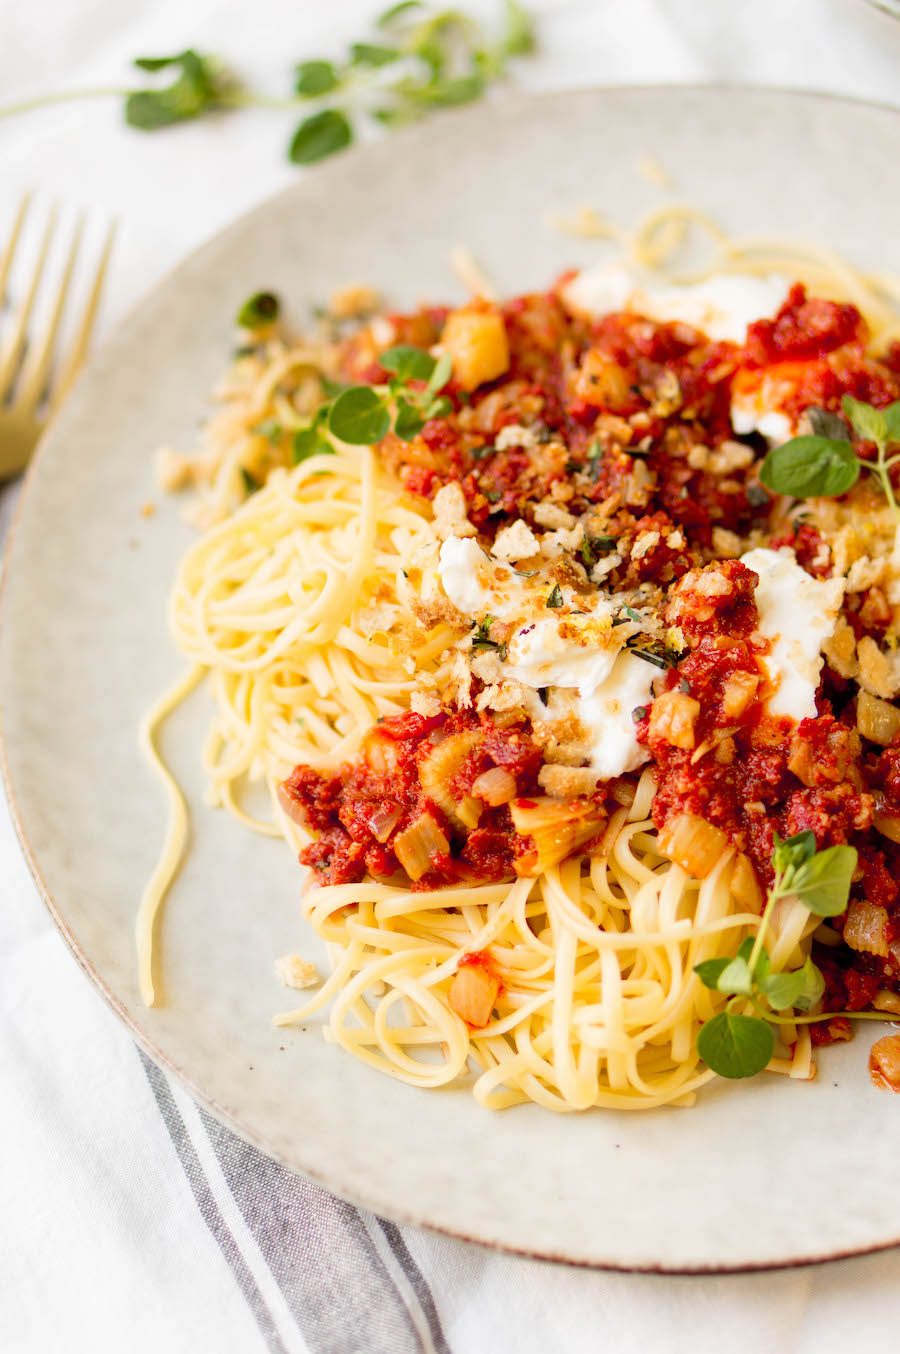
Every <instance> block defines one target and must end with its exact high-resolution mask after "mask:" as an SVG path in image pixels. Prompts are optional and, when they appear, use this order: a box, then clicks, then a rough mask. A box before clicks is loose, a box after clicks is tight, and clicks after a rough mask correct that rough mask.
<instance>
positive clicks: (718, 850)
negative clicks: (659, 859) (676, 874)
mask: <svg viewBox="0 0 900 1354" xmlns="http://www.w3.org/2000/svg"><path fill="white" fill-rule="evenodd" d="M659 849H660V850H661V851H662V853H663V855H665V856H668V857H669V859H670V860H673V861H674V862H675V864H676V865H680V866H681V868H682V869H683V870H687V872H688V874H689V875H693V877H694V878H695V879H705V878H706V876H707V875H708V874H709V873H710V871H711V870H712V869H713V867H714V866H715V865H716V862H717V861H719V860H720V859H721V857H722V855H723V854H724V852H725V851H726V850H727V849H728V838H727V837H726V836H725V833H724V832H722V831H721V829H720V828H717V827H714V826H713V824H712V823H707V821H706V819H705V818H701V817H700V816H699V814H696V813H679V814H677V815H676V817H674V818H670V819H669V821H668V822H667V823H666V825H665V827H664V828H663V829H662V831H661V832H660V834H659Z"/></svg>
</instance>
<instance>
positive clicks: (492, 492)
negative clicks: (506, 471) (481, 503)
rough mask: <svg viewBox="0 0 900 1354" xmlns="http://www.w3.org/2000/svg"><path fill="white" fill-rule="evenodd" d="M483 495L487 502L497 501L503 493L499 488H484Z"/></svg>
mask: <svg viewBox="0 0 900 1354" xmlns="http://www.w3.org/2000/svg"><path fill="white" fill-rule="evenodd" d="M484 496H485V498H486V499H487V501H488V503H499V502H500V500H501V498H502V497H503V494H502V492H501V491H500V490H499V489H485V491H484Z"/></svg>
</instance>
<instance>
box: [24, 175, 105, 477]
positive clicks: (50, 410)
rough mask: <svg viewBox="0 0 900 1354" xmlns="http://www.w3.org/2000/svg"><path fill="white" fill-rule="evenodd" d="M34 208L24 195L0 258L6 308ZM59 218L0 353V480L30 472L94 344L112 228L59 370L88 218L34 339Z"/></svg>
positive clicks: (80, 223)
mask: <svg viewBox="0 0 900 1354" xmlns="http://www.w3.org/2000/svg"><path fill="white" fill-rule="evenodd" d="M30 205H31V195H30V194H26V195H25V197H23V198H22V201H21V203H20V204H19V207H18V210H17V212H16V216H15V220H14V221H13V227H12V233H11V235H10V237H9V240H8V242H7V245H6V248H5V249H4V250H3V253H2V255H0V307H2V305H3V303H4V300H6V299H7V283H8V281H9V276H10V271H11V269H12V264H13V257H14V255H15V252H16V247H17V245H18V243H19V238H20V236H21V234H22V227H23V224H24V222H25V219H26V216H27V215H28V211H29V207H30ZM58 216H59V210H58V208H57V207H53V208H52V209H51V211H50V214H49V216H48V218H47V221H46V224H45V225H44V230H43V235H42V237H41V242H40V245H39V247H38V254H37V259H36V261H35V264H34V266H33V268H32V270H31V276H30V278H29V279H28V281H27V282H26V285H25V288H24V290H23V292H22V294H21V298H20V300H19V302H18V304H17V306H16V308H15V310H14V312H13V314H12V317H11V324H10V325H9V336H8V338H7V341H6V343H5V344H4V345H3V346H2V347H0V480H2V479H6V478H8V477H9V476H10V475H15V474H17V473H18V471H20V470H22V469H23V468H24V467H25V466H26V465H27V463H28V459H29V457H30V456H31V453H32V451H33V450H34V448H35V445H36V443H37V440H38V438H39V437H40V435H41V433H42V432H43V429H44V426H45V424H46V423H47V420H48V419H49V418H50V417H51V415H53V414H54V413H55V412H56V410H57V409H58V407H59V404H60V402H61V400H62V399H63V397H64V396H65V394H66V391H67V390H68V389H69V386H70V385H71V384H72V381H73V380H74V378H75V376H76V375H77V373H78V369H79V367H80V366H81V364H82V362H83V361H84V356H85V353H86V352H87V347H88V343H89V342H90V337H91V332H92V330H93V328H94V321H95V320H96V317H97V307H98V305H99V302H100V293H101V291H102V288H103V278H104V275H105V273H106V268H107V264H108V263H109V255H110V250H111V249H112V243H113V237H114V235H115V226H114V225H112V226H110V228H109V230H108V231H107V233H106V237H105V240H104V242H103V246H102V249H101V253H100V259H99V262H98V264H97V266H96V270H95V272H94V275H93V281H92V284H91V288H90V291H89V293H88V296H87V299H86V301H85V302H84V305H83V309H82V311H81V315H80V317H79V319H78V323H77V325H76V326H75V330H74V334H73V336H72V338H71V340H70V341H69V345H68V348H67V350H66V352H65V353H63V354H61V355H60V357H59V360H58V361H57V362H56V363H55V364H54V352H55V348H56V339H57V335H58V333H59V327H60V321H61V320H62V318H63V313H64V311H65V306H66V298H67V296H68V292H69V287H70V284H71V281H72V275H73V273H74V271H75V265H76V262H77V260H78V254H79V250H80V248H81V241H82V236H83V234H84V221H85V216H84V213H83V212H82V214H81V215H80V216H79V218H78V220H77V222H76V225H75V230H74V233H73V236H72V242H71V244H70V245H69V249H68V252H67V254H66V257H65V262H64V264H63V266H62V274H61V276H60V277H59V279H58V281H57V283H56V291H55V295H54V294H53V293H52V292H49V291H48V293H47V295H48V298H49V299H50V305H49V309H48V315H47V318H46V321H45V323H44V324H43V325H42V327H41V329H42V332H39V333H32V334H29V332H28V324H29V321H30V319H31V315H32V311H33V310H34V303H35V299H36V298H37V296H38V291H39V288H40V285H41V279H42V277H44V276H46V271H45V270H46V265H47V258H48V255H49V253H50V249H51V245H52V243H53V238H54V235H55V233H56V227H57V221H58ZM49 286H50V283H49V282H45V287H49Z"/></svg>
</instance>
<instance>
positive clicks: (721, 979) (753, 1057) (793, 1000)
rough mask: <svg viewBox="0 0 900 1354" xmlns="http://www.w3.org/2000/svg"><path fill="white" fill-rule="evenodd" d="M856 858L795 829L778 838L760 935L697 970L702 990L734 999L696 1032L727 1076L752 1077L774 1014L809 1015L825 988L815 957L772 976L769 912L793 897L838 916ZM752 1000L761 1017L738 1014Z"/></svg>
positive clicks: (769, 1043) (768, 1041) (768, 1044)
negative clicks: (767, 942)
mask: <svg viewBox="0 0 900 1354" xmlns="http://www.w3.org/2000/svg"><path fill="white" fill-rule="evenodd" d="M856 862H857V853H856V850H855V848H854V847H852V846H830V847H828V848H827V849H826V850H824V851H817V850H816V839H815V836H814V835H813V833H812V832H809V831H806V832H798V833H797V835H796V836H794V837H789V838H788V839H787V841H782V839H781V838H780V837H779V836H778V834H777V833H776V834H775V849H774V850H773V852H772V867H773V869H774V871H775V882H774V884H773V885H772V888H771V889H770V890H769V896H768V899H767V900H766V906H765V909H764V911H763V914H762V917H761V918H760V922H759V930H758V931H757V933H756V936H755V937H749V936H748V937H747V939H746V940H743V941H742V942H741V944H740V946H739V948H738V952H737V954H736V955H735V957H734V958H733V959H728V958H720V959H706V960H704V961H703V963H701V964H696V965H695V966H694V972H695V973H696V974H697V976H698V977H699V978H700V981H701V982H702V983H703V984H704V986H705V987H708V988H711V989H712V990H713V991H716V992H722V993H725V994H726V995H728V996H729V998H730V1000H729V1001H728V1004H727V1006H726V1008H725V1010H724V1011H721V1012H720V1013H719V1014H718V1015H715V1016H713V1018H712V1019H711V1020H708V1021H707V1022H706V1023H705V1025H703V1027H702V1028H701V1030H700V1032H699V1034H698V1035H697V1052H698V1053H699V1054H700V1057H701V1058H702V1059H703V1061H704V1062H705V1063H706V1065H707V1067H709V1068H711V1069H712V1071H713V1072H718V1074H719V1076H722V1077H731V1078H738V1077H753V1076H755V1075H756V1073H757V1072H761V1071H762V1070H763V1068H764V1067H766V1065H767V1064H768V1062H769V1060H770V1058H771V1057H772V1052H773V1050H774V1047H775V1034H774V1031H773V1029H772V1026H773V1024H777V1023H779V1017H778V1016H775V1015H773V1014H772V1012H773V1011H784V1010H788V1009H790V1008H794V1009H796V1010H799V1011H809V1010H811V1009H812V1007H813V1006H815V1004H816V1002H817V1001H818V1000H819V999H820V997H821V996H822V994H823V992H824V991H825V980H824V978H823V977H822V974H821V973H820V972H819V970H818V968H817V967H816V965H815V964H814V963H813V962H812V960H811V959H807V960H806V963H805V964H803V966H802V967H801V968H798V969H794V970H793V971H791V972H787V973H776V972H773V971H772V966H771V963H770V960H769V956H768V953H767V951H766V949H765V947H764V944H763V941H764V939H765V934H766V929H767V927H768V924H769V921H770V918H771V915H772V909H773V908H774V906H775V904H776V903H777V902H778V901H779V899H781V898H796V899H797V900H798V901H799V902H801V903H802V904H803V906H804V907H806V908H808V909H809V911H810V912H812V913H813V914H814V916H817V917H837V916H839V915H840V914H841V913H842V912H843V911H844V910H845V909H846V907H847V901H848V899H849V897H850V883H851V880H852V878H853V872H854V870H855V868H856ZM747 1002H749V1003H751V1005H752V1006H753V1007H754V1008H755V1010H756V1012H757V1014H756V1015H746V1014H744V1013H743V1012H742V1011H740V1010H738V1009H737V1008H738V1007H741V1006H745V1005H746V1004H747Z"/></svg>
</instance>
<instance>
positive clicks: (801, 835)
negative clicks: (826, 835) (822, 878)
mask: <svg viewBox="0 0 900 1354" xmlns="http://www.w3.org/2000/svg"><path fill="white" fill-rule="evenodd" d="M815 854H816V834H815V833H814V832H810V830H809V828H807V829H806V830H805V831H804V832H798V833H796V835H795V836H793V837H788V839H787V841H782V839H781V838H780V837H779V835H778V833H777V832H776V833H775V849H774V851H773V852H772V867H773V869H774V870H775V872H776V873H777V874H786V873H787V871H788V870H793V869H796V868H797V866H798V865H802V864H803V863H804V861H807V860H811V859H812V857H813V856H814V855H815Z"/></svg>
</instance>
